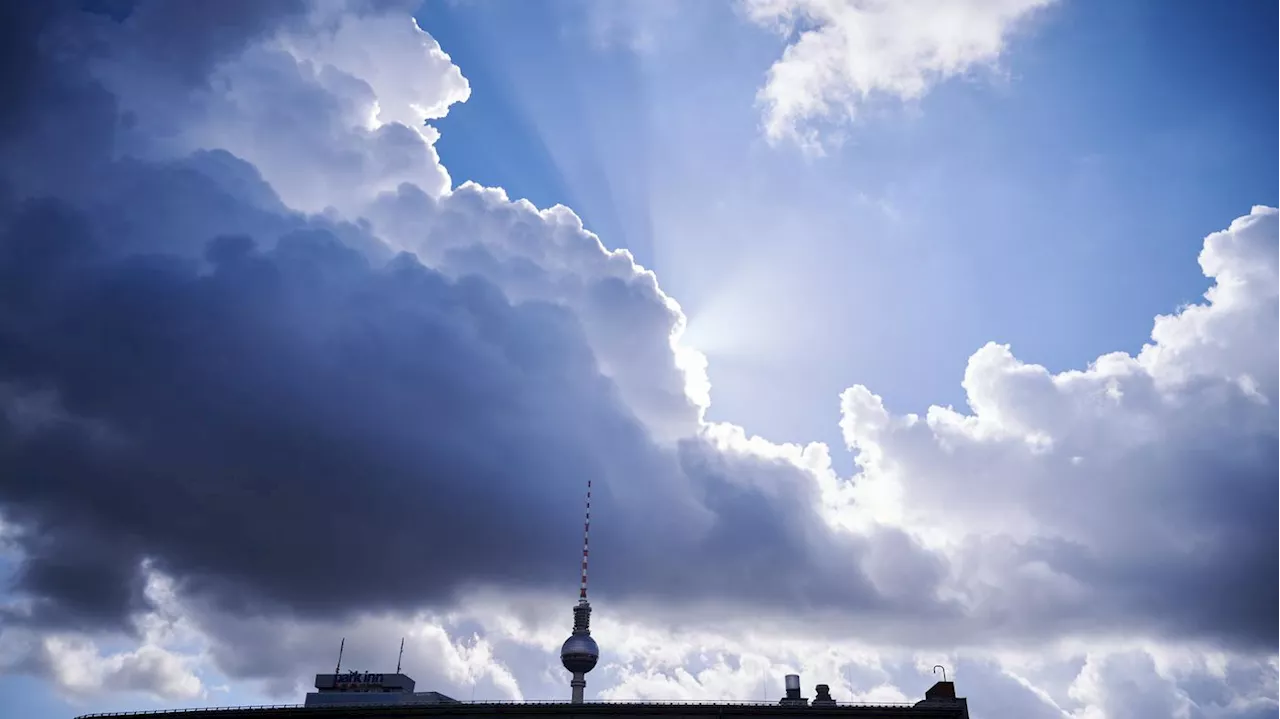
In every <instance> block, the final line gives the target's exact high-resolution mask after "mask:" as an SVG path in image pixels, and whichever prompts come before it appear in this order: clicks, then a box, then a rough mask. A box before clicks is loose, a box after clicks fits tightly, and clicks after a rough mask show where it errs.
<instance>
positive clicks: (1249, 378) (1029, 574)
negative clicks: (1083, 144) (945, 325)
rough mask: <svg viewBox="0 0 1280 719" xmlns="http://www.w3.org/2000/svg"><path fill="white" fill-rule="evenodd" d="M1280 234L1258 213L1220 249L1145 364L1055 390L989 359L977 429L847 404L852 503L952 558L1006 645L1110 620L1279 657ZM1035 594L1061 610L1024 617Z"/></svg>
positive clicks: (1038, 370) (1110, 368) (1217, 245)
mask: <svg viewBox="0 0 1280 719" xmlns="http://www.w3.org/2000/svg"><path fill="white" fill-rule="evenodd" d="M1277 231H1278V223H1277V212H1276V210H1275V209H1274V208H1266V207H1255V208H1254V209H1253V211H1252V212H1251V213H1250V214H1249V215H1247V216H1244V217H1241V218H1239V219H1237V220H1235V221H1234V222H1232V223H1231V226H1230V228H1229V229H1227V230H1224V231H1221V232H1217V233H1214V234H1212V235H1210V236H1209V237H1207V238H1206V239H1205V244H1204V250H1203V251H1202V252H1201V254H1200V264H1201V267H1202V268H1203V269H1204V271H1205V274H1206V275H1207V276H1208V277H1210V278H1213V279H1214V280H1216V283H1215V284H1214V286H1213V287H1212V288H1211V289H1210V290H1209V291H1208V292H1207V293H1206V294H1205V302H1204V303H1202V304H1197V305H1192V306H1189V307H1186V308H1183V309H1182V310H1181V311H1180V312H1178V313H1177V314H1174V315H1168V316H1162V317H1158V318H1157V319H1156V321H1155V325H1154V329H1153V331H1152V342H1151V343H1150V344H1148V345H1146V346H1145V347H1144V348H1143V350H1142V351H1141V352H1140V353H1139V354H1138V355H1137V356H1131V355H1128V354H1124V353H1113V354H1108V355H1104V356H1102V357H1099V358H1098V359H1097V360H1096V361H1095V362H1094V363H1093V364H1092V365H1091V366H1090V367H1089V368H1088V369H1086V370H1083V371H1069V372H1063V373H1060V374H1056V375H1055V374H1052V373H1050V372H1049V371H1048V370H1046V369H1045V368H1043V367H1040V366H1037V365H1031V364H1026V363H1023V362H1021V361H1019V360H1017V359H1016V358H1015V357H1014V356H1013V354H1012V353H1011V351H1010V349H1009V347H1007V346H1003V345H997V344H994V343H993V344H988V345H987V346H986V347H984V348H982V349H981V350H979V351H978V352H977V353H975V354H974V355H973V357H971V358H970V360H969V366H968V368H967V370H966V372H965V378H964V387H965V390H966V393H967V397H968V402H969V406H970V408H971V410H972V414H963V413H961V412H958V411H956V410H954V409H951V408H943V407H933V408H930V410H929V412H928V413H927V415H926V416H925V417H923V418H921V417H919V416H916V415H906V416H893V415H891V414H890V413H889V412H888V411H887V410H886V409H885V407H884V406H883V404H882V402H881V401H880V399H879V398H878V397H876V396H875V395H874V394H872V393H871V392H870V391H869V390H868V389H867V388H865V387H861V386H855V387H853V388H851V389H849V390H848V391H846V392H845V393H844V395H843V413H844V416H843V419H842V420H841V426H842V428H843V431H844V435H845V438H846V440H847V442H848V443H849V446H850V447H851V448H852V449H854V450H855V451H857V452H858V465H859V473H858V474H857V475H856V476H855V477H854V478H853V483H852V485H851V486H850V487H848V488H845V490H844V491H847V492H848V493H849V501H850V502H852V503H854V504H859V503H861V504H862V505H863V506H864V507H867V508H868V509H870V510H871V511H881V512H885V513H889V514H891V515H892V516H895V517H897V518H898V521H899V522H900V524H901V525H902V526H904V527H909V528H913V529H914V530H916V532H917V533H918V534H919V536H922V537H930V538H931V539H932V542H933V544H934V545H935V546H949V547H951V548H952V549H951V550H950V552H949V553H950V554H951V555H952V556H953V557H954V562H953V568H955V569H957V570H960V571H962V572H963V578H959V577H958V578H959V580H960V582H961V583H962V584H965V585H967V586H968V588H969V593H968V600H967V601H969V602H970V603H971V604H970V607H971V610H972V612H973V613H974V614H975V615H981V616H986V617H987V619H988V621H993V622H994V621H1002V622H1004V623H1006V628H1008V629H1012V628H1013V627H1012V626H1010V625H1011V624H1019V623H1021V622H1022V621H1023V620H1026V621H1029V622H1034V623H1036V624H1037V625H1039V626H1040V627H1041V628H1044V627H1045V624H1044V623H1045V622H1050V623H1052V624H1055V625H1057V627H1056V628H1057V629H1058V630H1059V631H1061V630H1065V629H1068V628H1070V629H1072V630H1075V631H1087V630H1088V629H1089V628H1090V627H1093V628H1097V627H1098V626H1099V616H1100V614H1102V613H1103V612H1106V613H1107V614H1109V615H1110V616H1111V617H1112V618H1113V619H1114V620H1115V621H1121V622H1124V623H1125V624H1126V625H1127V626H1128V627H1130V629H1138V628H1141V630H1145V631H1150V632H1154V633H1159V634H1164V633H1171V634H1177V635H1180V636H1188V637H1191V636H1197V637H1202V638H1218V639H1225V638H1229V639H1231V640H1232V641H1235V642H1238V643H1241V644H1245V645H1249V646H1252V647H1255V648H1263V647H1268V646H1270V645H1271V643H1272V642H1271V637H1273V636H1274V635H1275V633H1276V631H1277V625H1276V612H1275V597H1276V594H1277V583H1276V582H1277V580H1276V574H1275V571H1274V568H1275V566H1276V563H1277V554H1276V546H1275V543H1274V542H1273V541H1272V540H1271V538H1272V536H1273V535H1274V534H1275V533H1276V516H1275V512H1274V511H1273V505H1274V504H1275V502H1276V497H1277V495H1276V492H1277V490H1276V483H1275V477H1276V475H1277V459H1276V451H1275V448H1276V444H1277V430H1276V416H1275V414H1276V410H1275V408H1276V398H1277V395H1276V372H1277V370H1276V364H1277V361H1276V346H1277V330H1276V326H1277V321H1278V320H1277V289H1276V286H1277V280H1276V276H1277V267H1276V236H1277ZM996 582H999V584H996ZM1014 583H1016V584H1014ZM984 585H986V586H984ZM1028 596H1035V597H1038V599H1039V601H1040V602H1043V603H1045V604H1044V605H1043V606H1042V607H1041V608H1040V610H1039V611H1037V612H1033V613H1023V612H1022V611H1021V610H1019V609H1018V608H1017V607H1016V606H1014V604H1013V603H1012V602H1016V601H1019V600H1016V599H1014V597H1022V601H1025V599H1026V598H1027V597H1028ZM1104 607H1105V608H1106V609H1103V608H1104ZM997 617H1002V619H1001V620H997Z"/></svg>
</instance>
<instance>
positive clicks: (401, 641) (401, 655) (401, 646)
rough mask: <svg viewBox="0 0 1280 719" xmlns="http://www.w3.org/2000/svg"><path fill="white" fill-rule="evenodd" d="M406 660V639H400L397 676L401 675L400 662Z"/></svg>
mask: <svg viewBox="0 0 1280 719" xmlns="http://www.w3.org/2000/svg"><path fill="white" fill-rule="evenodd" d="M403 660H404V637H400V656H398V657H396V674H399V673H400V662H401V661H403Z"/></svg>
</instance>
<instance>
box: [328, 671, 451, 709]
mask: <svg viewBox="0 0 1280 719" xmlns="http://www.w3.org/2000/svg"><path fill="white" fill-rule="evenodd" d="M414 686H415V683H414V681H413V680H412V679H410V678H409V676H408V675H406V674H400V673H396V674H372V673H369V672H357V671H351V672H346V673H340V674H317V675H316V684H315V687H316V691H314V692H310V693H308V694H307V697H306V699H305V700H304V704H303V706H304V707H331V706H358V705H364V706H372V705H388V704H415V705H416V704H449V703H453V704H456V703H457V700H456V699H453V698H451V697H447V696H445V695H443V694H441V693H440V692H415V691H414V690H413V689H414Z"/></svg>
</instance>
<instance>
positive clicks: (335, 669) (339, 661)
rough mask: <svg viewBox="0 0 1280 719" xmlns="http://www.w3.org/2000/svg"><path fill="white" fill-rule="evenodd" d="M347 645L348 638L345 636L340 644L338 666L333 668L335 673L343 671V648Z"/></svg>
mask: <svg viewBox="0 0 1280 719" xmlns="http://www.w3.org/2000/svg"><path fill="white" fill-rule="evenodd" d="M346 646H347V638H346V637H343V638H342V643H340V644H339V645H338V666H336V667H334V668H333V673H334V674H341V673H342V650H343V649H345V648H346Z"/></svg>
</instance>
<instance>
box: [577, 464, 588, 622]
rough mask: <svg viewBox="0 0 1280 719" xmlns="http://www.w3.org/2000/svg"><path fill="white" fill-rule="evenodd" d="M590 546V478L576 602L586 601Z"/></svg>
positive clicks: (584, 602)
mask: <svg viewBox="0 0 1280 719" xmlns="http://www.w3.org/2000/svg"><path fill="white" fill-rule="evenodd" d="M590 546H591V480H589V479H588V480H587V514H586V519H585V520H584V521H583V523H582V587H581V588H580V589H579V590H578V603H579V604H586V603H587V556H588V554H589V552H588V551H587V550H588V549H589V548H590Z"/></svg>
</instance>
